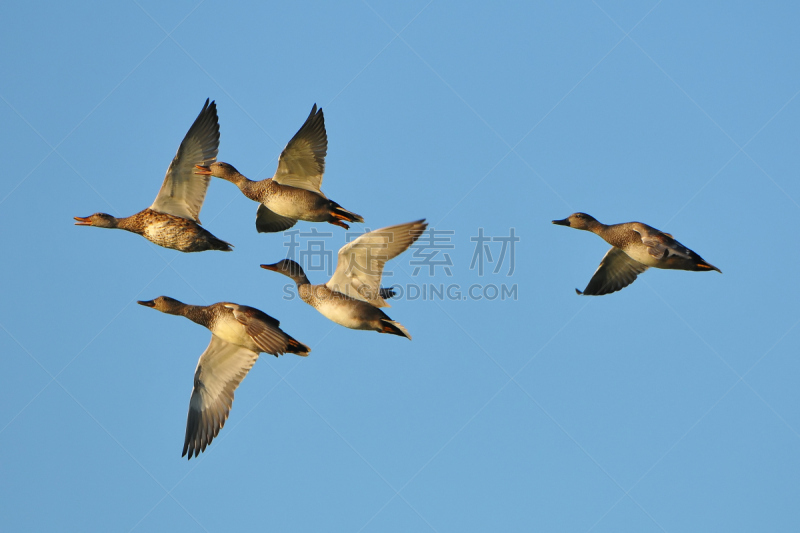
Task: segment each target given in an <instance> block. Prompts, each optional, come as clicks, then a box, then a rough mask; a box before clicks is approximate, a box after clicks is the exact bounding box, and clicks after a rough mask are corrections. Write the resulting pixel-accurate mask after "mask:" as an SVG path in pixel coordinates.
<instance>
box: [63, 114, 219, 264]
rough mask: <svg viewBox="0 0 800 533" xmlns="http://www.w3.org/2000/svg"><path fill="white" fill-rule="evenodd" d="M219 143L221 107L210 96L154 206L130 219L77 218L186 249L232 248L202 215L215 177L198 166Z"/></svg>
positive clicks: (78, 222) (209, 160) (210, 159)
mask: <svg viewBox="0 0 800 533" xmlns="http://www.w3.org/2000/svg"><path fill="white" fill-rule="evenodd" d="M218 147H219V120H218V118H217V106H216V104H215V103H214V102H211V104H209V103H208V100H206V104H205V105H204V106H203V110H202V111H200V114H199V115H197V118H196V119H195V121H194V124H192V127H191V128H189V132H188V133H187V134H186V137H184V138H183V142H181V145H180V147H179V148H178V153H176V154H175V158H174V159H173V160H172V163H170V165H169V168H168V169H167V175H166V177H165V178H164V183H163V184H162V185H161V190H160V191H158V196H156V201H155V202H153V205H151V206H150V207H148V208H147V209H145V210H144V211H140V212H139V213H136V214H135V215H131V216H129V217H125V218H116V217H113V216H111V215H109V214H106V213H95V214H93V215H90V216H88V217H75V220H76V222H75V225H76V226H97V227H98V228H118V229H124V230H126V231H130V232H132V233H137V234H139V235H141V236H142V237H144V238H145V239H147V240H149V241H151V242H154V243H155V244H157V245H159V246H163V247H164V248H172V249H173V250H178V251H180V252H203V251H205V250H221V251H223V252H230V251H231V244H229V243H227V242H225V241H223V240H220V239H218V238H216V237H215V236H213V235H212V234H211V233H210V232H209V231H207V230H205V229H204V228H202V227H201V226H200V219H199V216H200V209H201V208H202V207H203V200H204V199H205V196H206V189H208V183H209V181H210V178H209V177H208V176H198V175H196V174H195V172H194V170H195V168H194V167H195V165H198V164H204V165H208V164H211V163H213V162H214V161H215V160H216V158H217V150H218Z"/></svg>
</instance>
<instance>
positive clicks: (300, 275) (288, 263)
mask: <svg viewBox="0 0 800 533" xmlns="http://www.w3.org/2000/svg"><path fill="white" fill-rule="evenodd" d="M261 268H264V269H266V270H271V271H273V272H278V273H279V274H283V275H284V276H287V277H290V278H292V280H294V282H295V283H297V284H298V285H301V284H304V283H308V282H309V281H308V278H307V277H306V274H305V272H303V267H301V266H300V265H298V264H297V263H296V262H295V261H292V260H291V259H281V260H280V261H278V262H277V263H274V264H271V265H261Z"/></svg>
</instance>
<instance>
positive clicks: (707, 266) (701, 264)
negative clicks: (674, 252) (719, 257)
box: [694, 259, 722, 274]
mask: <svg viewBox="0 0 800 533" xmlns="http://www.w3.org/2000/svg"><path fill="white" fill-rule="evenodd" d="M694 266H695V267H696V270H699V271H701V272H703V271H710V270H716V271H717V272H719V273H720V274H722V270H720V269H718V268H717V267H715V266H714V265H712V264H711V263H709V262H708V261H705V260H704V259H698V260H697V262H695V264H694Z"/></svg>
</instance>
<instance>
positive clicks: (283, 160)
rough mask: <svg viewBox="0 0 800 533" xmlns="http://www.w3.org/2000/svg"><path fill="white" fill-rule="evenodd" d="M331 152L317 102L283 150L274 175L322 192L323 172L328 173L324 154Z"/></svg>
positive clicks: (291, 185) (282, 182)
mask: <svg viewBox="0 0 800 533" xmlns="http://www.w3.org/2000/svg"><path fill="white" fill-rule="evenodd" d="M327 153H328V134H327V132H326V131H325V117H324V116H323V114H322V109H319V110H317V104H314V107H312V108H311V113H310V114H309V115H308V118H307V119H306V121H305V123H304V124H303V126H302V127H301V128H300V129H299V130H298V131H297V133H295V135H294V137H292V140H291V141H289V144H287V145H286V148H284V149H283V152H281V157H280V160H279V161H278V170H277V171H276V172H275V175H274V176H273V178H272V179H274V180H275V181H276V182H278V183H280V184H281V185H288V186H290V187H297V188H298V189H305V190H307V191H311V192H315V193H317V194H319V195H322V196H325V195H324V194H322V191H321V190H320V187H321V186H322V175H323V174H324V173H325V156H326V155H327Z"/></svg>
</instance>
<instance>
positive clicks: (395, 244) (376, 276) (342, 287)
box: [326, 219, 428, 307]
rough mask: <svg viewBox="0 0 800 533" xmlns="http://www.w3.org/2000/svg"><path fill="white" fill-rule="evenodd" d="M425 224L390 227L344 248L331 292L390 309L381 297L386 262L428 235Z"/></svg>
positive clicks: (362, 236)
mask: <svg viewBox="0 0 800 533" xmlns="http://www.w3.org/2000/svg"><path fill="white" fill-rule="evenodd" d="M427 226H428V225H427V224H426V223H425V220H424V219H423V220H417V221H414V222H408V223H406V224H398V225H396V226H389V227H386V228H382V229H379V230H375V231H371V232H369V233H365V234H364V235H361V236H360V237H358V238H357V239H355V240H354V241H352V242H349V243H347V244H345V245H344V246H342V248H341V249H340V250H339V259H338V263H337V265H336V272H334V273H333V277H331V279H330V281H328V283H326V285H327V286H328V288H329V289H331V290H334V291H338V292H340V293H342V294H345V295H347V296H349V297H351V298H355V299H357V300H362V301H365V302H368V303H370V304H372V305H374V306H375V307H389V304H387V303H386V301H385V300H384V299H383V298H382V296H381V294H380V289H381V287H380V285H381V276H382V275H383V267H384V265H385V264H386V261H388V260H390V259H393V258H395V257H397V256H398V255H400V254H401V253H403V252H404V251H406V250H407V249H408V247H409V246H411V244H413V243H414V241H416V240H417V239H418V238H419V236H420V235H421V234H422V232H423V231H425V228H426V227H427Z"/></svg>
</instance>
